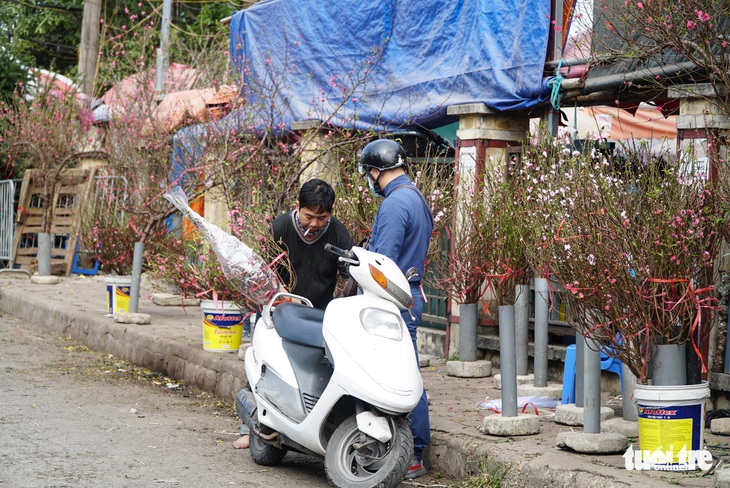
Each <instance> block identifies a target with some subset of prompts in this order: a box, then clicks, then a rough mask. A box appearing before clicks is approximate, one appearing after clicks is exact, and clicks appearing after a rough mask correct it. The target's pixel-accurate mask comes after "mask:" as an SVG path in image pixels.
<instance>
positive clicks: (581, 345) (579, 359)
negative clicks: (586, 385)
mask: <svg viewBox="0 0 730 488" xmlns="http://www.w3.org/2000/svg"><path fill="white" fill-rule="evenodd" d="M585 350H586V341H585V338H584V337H583V334H576V336H575V406H576V407H583V371H584V370H585V368H584V367H583V364H584V362H585Z"/></svg>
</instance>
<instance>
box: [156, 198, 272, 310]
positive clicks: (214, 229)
mask: <svg viewBox="0 0 730 488" xmlns="http://www.w3.org/2000/svg"><path fill="white" fill-rule="evenodd" d="M164 196H165V198H166V199H167V200H169V201H170V203H172V204H173V205H175V207H177V209H178V210H180V211H181V212H182V213H183V215H184V216H185V217H187V219H188V220H189V221H190V222H192V224H193V225H194V226H195V228H196V229H198V230H199V231H200V233H201V234H203V237H205V238H206V239H207V240H208V242H209V243H210V246H211V247H212V248H213V251H214V252H215V254H216V256H218V262H219V263H220V265H221V269H222V270H223V274H224V275H225V277H226V279H227V280H228V281H230V282H231V284H232V285H233V286H234V287H235V288H236V289H237V290H238V291H240V292H241V293H242V294H243V295H245V296H246V297H247V298H248V299H250V300H251V301H253V302H255V303H257V304H259V305H264V304H266V303H267V302H268V301H269V299H270V298H271V297H272V296H273V295H274V293H276V292H277V290H278V289H279V280H278V278H277V277H276V273H274V271H273V270H272V269H271V268H270V267H269V266H268V265H267V264H266V262H264V260H263V259H261V256H259V255H258V254H256V252H255V251H254V250H253V249H251V248H250V247H248V246H247V245H246V244H244V243H243V242H241V241H240V240H238V239H237V238H236V237H235V236H232V235H230V234H228V233H227V232H225V231H224V230H223V229H221V228H220V227H218V226H217V225H215V224H211V223H210V222H208V221H207V220H205V219H204V218H203V217H201V216H200V215H198V214H197V213H196V212H195V211H194V210H193V209H191V208H190V205H188V197H187V195H185V192H183V191H182V189H181V188H179V187H175V188H173V189H172V190H169V191H168V192H167V193H165V195H164Z"/></svg>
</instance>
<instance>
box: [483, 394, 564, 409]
mask: <svg viewBox="0 0 730 488" xmlns="http://www.w3.org/2000/svg"><path fill="white" fill-rule="evenodd" d="M525 406H527V407H528V408H527V412H529V411H530V410H531V407H535V408H556V407H557V406H558V399H557V398H551V397H545V396H539V397H528V396H523V397H517V408H518V409H522V408H524V407H525ZM477 408H480V409H482V410H491V411H493V412H501V411H502V400H501V399H496V400H485V401H483V402H479V403H478V404H477Z"/></svg>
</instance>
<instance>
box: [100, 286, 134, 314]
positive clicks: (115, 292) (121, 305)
mask: <svg viewBox="0 0 730 488" xmlns="http://www.w3.org/2000/svg"><path fill="white" fill-rule="evenodd" d="M104 283H105V284H106V308H107V314H108V315H114V314H115V313H119V312H128V311H129V291H130V290H131V288H132V277H131V276H107V277H106V278H104Z"/></svg>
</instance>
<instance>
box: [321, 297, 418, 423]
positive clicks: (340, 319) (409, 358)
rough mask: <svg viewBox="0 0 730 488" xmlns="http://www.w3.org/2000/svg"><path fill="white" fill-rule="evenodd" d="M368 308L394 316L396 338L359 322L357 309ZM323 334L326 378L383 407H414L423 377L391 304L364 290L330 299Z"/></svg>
mask: <svg viewBox="0 0 730 488" xmlns="http://www.w3.org/2000/svg"><path fill="white" fill-rule="evenodd" d="M369 307H370V308H377V309H380V310H384V311H387V312H390V313H392V314H394V315H395V316H397V317H398V319H399V320H400V323H401V334H400V335H401V337H400V339H399V340H395V339H392V338H387V337H383V336H379V335H376V334H373V333H371V332H368V331H367V330H366V329H365V328H364V327H363V325H362V323H361V321H360V312H361V311H362V310H363V309H365V308H369ZM323 335H324V338H325V341H326V342H327V345H328V347H329V350H330V353H331V355H332V359H333V362H334V364H335V372H334V375H333V377H332V380H331V381H335V382H337V383H338V384H339V385H340V386H341V387H342V388H344V389H345V390H347V392H348V393H349V394H350V395H352V396H354V397H356V398H360V399H361V400H363V401H365V402H367V403H370V404H372V405H375V406H377V407H378V408H381V409H382V410H384V411H387V412H392V413H407V412H410V411H411V410H412V409H413V407H415V406H416V404H417V403H418V400H419V399H420V398H421V395H422V393H423V380H422V379H421V372H420V370H419V368H418V361H417V360H416V354H415V351H414V349H413V342H412V341H411V337H410V334H409V333H408V329H407V327H406V325H405V322H403V320H402V318H401V316H400V312H399V311H398V308H397V307H396V306H395V305H394V304H392V303H390V302H387V301H384V300H382V299H379V298H377V297H371V296H366V295H357V296H353V297H347V298H341V299H337V300H333V301H331V302H330V304H329V305H328V306H327V310H326V311H325V317H324V327H323Z"/></svg>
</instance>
